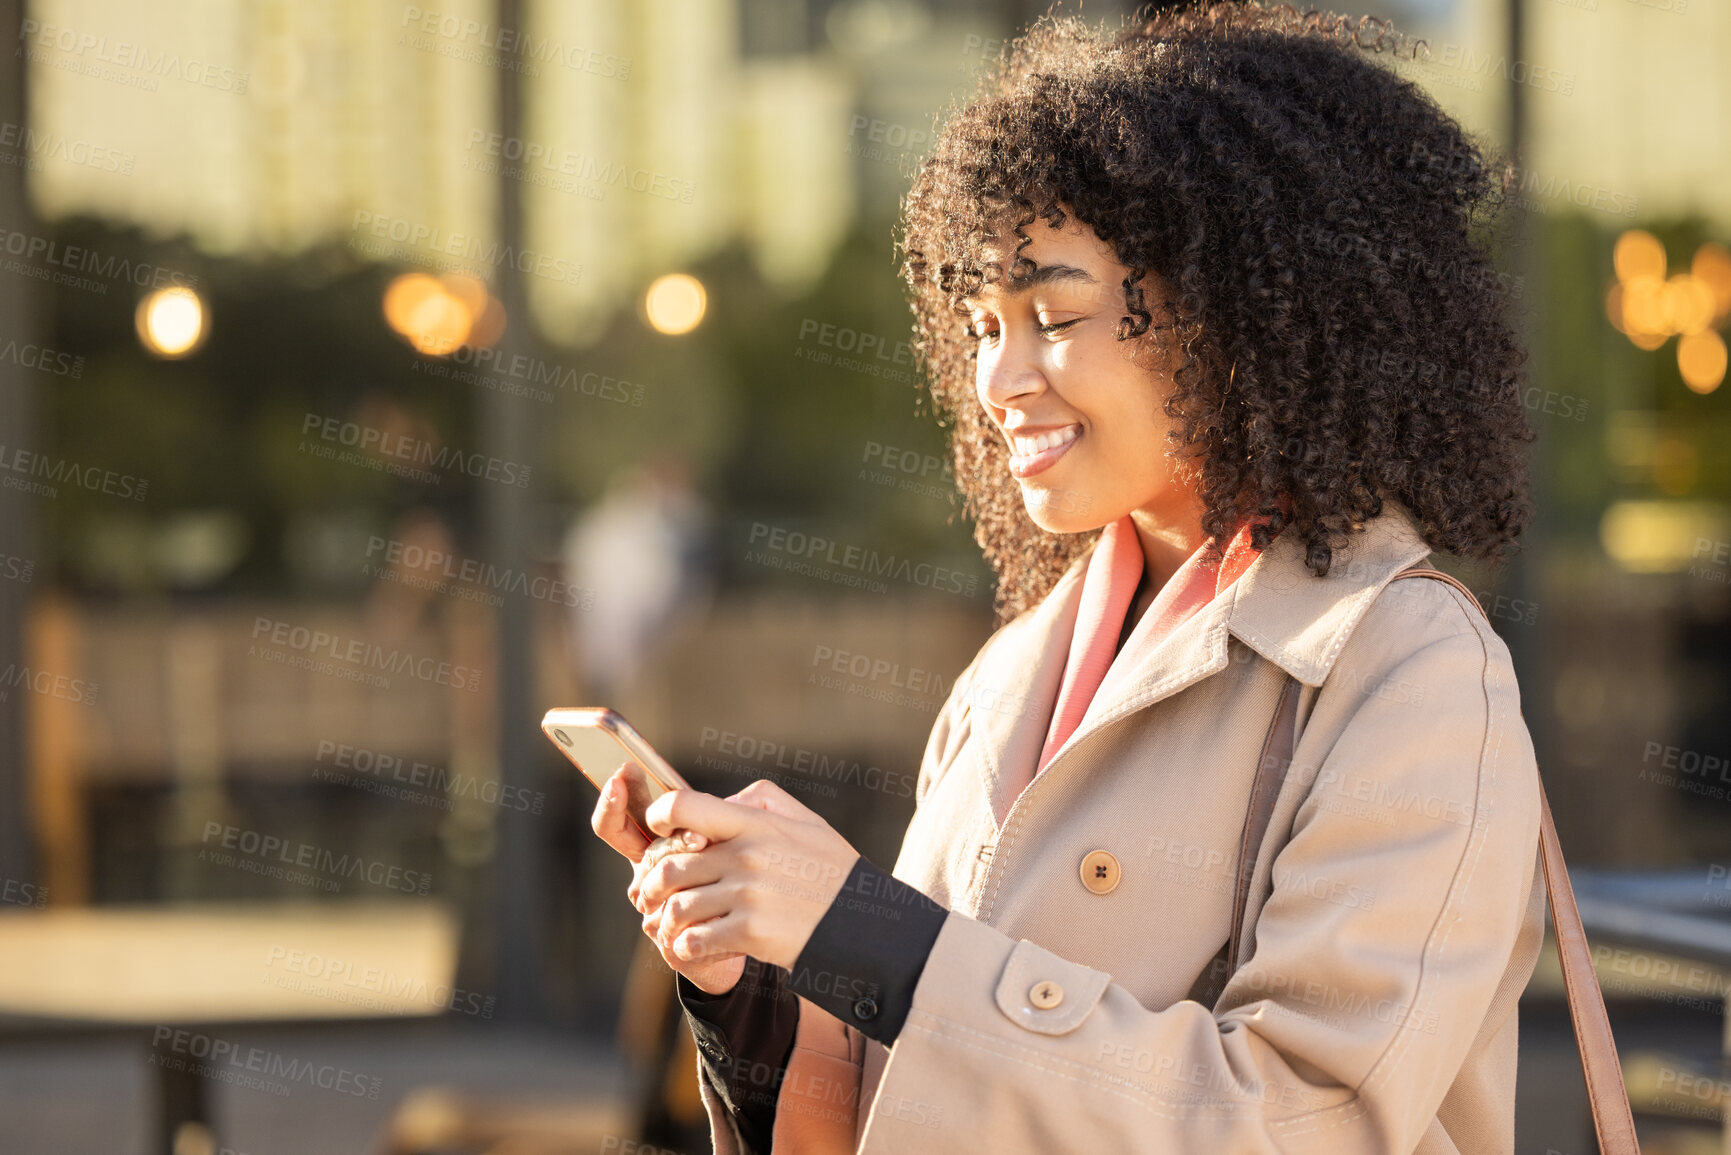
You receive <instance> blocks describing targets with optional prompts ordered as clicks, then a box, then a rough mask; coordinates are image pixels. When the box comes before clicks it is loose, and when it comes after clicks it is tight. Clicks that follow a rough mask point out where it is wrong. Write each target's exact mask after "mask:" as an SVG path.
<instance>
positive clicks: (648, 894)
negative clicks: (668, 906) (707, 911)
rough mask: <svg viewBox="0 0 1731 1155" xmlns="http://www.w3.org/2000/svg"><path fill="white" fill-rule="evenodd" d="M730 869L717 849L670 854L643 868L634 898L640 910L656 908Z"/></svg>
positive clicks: (708, 882) (716, 878)
mask: <svg viewBox="0 0 1731 1155" xmlns="http://www.w3.org/2000/svg"><path fill="white" fill-rule="evenodd" d="M726 873H727V868H726V866H725V865H724V864H723V863H722V862H721V856H720V855H718V854H717V853H716V852H715V851H713V850H712V851H710V852H708V853H706V854H670V855H668V856H667V857H665V858H663V859H662V860H661V861H660V862H658V863H656V864H655V865H654V866H652V867H650V868H649V869H648V870H647V871H644V872H643V875H642V877H641V879H640V880H639V881H638V882H636V883H635V884H634V885H635V886H636V889H637V893H636V894H635V895H633V896H632V897H633V900H634V901H635V902H636V904H637V909H638V910H653V909H655V908H656V907H658V906H660V905H661V904H662V903H664V902H666V901H667V900H668V899H669V898H670V897H671V896H672V895H674V894H675V893H677V892H680V891H685V890H690V889H691V888H693V887H699V886H707V885H709V884H710V883H712V882H715V881H716V880H718V879H720V878H721V877H722V876H723V875H725V874H726Z"/></svg>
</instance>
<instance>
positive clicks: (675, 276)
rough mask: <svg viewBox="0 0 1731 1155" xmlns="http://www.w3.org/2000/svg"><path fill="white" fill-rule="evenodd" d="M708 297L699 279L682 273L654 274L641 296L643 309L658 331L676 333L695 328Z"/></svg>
mask: <svg viewBox="0 0 1731 1155" xmlns="http://www.w3.org/2000/svg"><path fill="white" fill-rule="evenodd" d="M707 306H708V298H707V296H706V295H705V293H704V291H703V283H702V282H701V281H699V280H698V279H697V278H696V277H693V276H688V275H687V274H685V273H668V274H667V275H666V276H664V277H657V278H656V279H655V282H654V283H653V284H651V285H650V286H649V291H648V292H647V293H645V294H644V296H643V309H644V312H645V313H647V314H648V317H649V323H650V324H651V325H652V326H654V327H655V331H656V332H658V333H667V334H669V335H671V336H678V335H679V334H681V333H689V332H691V330H693V329H695V328H697V326H698V324H699V323H701V322H702V320H703V314H704V310H705V309H706V308H707Z"/></svg>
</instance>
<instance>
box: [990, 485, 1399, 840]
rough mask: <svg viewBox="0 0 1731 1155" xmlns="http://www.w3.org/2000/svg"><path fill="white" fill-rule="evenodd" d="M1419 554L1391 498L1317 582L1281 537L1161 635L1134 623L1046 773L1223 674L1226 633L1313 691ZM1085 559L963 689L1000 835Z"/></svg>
mask: <svg viewBox="0 0 1731 1155" xmlns="http://www.w3.org/2000/svg"><path fill="white" fill-rule="evenodd" d="M1091 552H1092V551H1090V553H1091ZM1429 554H1430V547H1429V546H1427V545H1426V544H1425V543H1424V540H1423V539H1422V538H1421V537H1420V536H1419V533H1418V531H1417V529H1416V528H1415V526H1414V524H1413V520H1412V517H1411V515H1410V513H1409V512H1408V511H1407V510H1406V508H1405V507H1404V506H1403V505H1401V504H1400V503H1399V502H1397V501H1394V500H1392V499H1385V501H1384V510H1383V513H1382V515H1381V516H1379V517H1376V518H1373V519H1372V520H1371V521H1370V522H1368V523H1367V524H1366V525H1365V528H1364V529H1363V531H1362V532H1355V533H1354V534H1353V535H1352V536H1351V537H1350V538H1349V539H1348V544H1347V546H1346V547H1345V548H1344V549H1341V550H1337V551H1336V553H1335V558H1334V562H1333V564H1332V565H1331V567H1330V568H1329V572H1328V576H1327V577H1324V578H1318V577H1316V576H1315V575H1313V574H1312V573H1310V571H1309V569H1308V568H1307V567H1306V566H1305V564H1304V547H1303V543H1302V542H1300V541H1299V540H1298V539H1297V538H1296V537H1292V536H1288V535H1286V534H1282V535H1281V536H1280V537H1278V538H1276V539H1275V541H1274V543H1273V544H1272V545H1270V546H1269V548H1268V549H1267V550H1265V551H1264V552H1263V553H1262V554H1261V555H1260V556H1259V557H1258V558H1257V559H1256V561H1255V562H1254V563H1253V564H1252V565H1251V566H1250V568H1249V569H1248V570H1246V571H1245V573H1244V575H1243V576H1242V577H1240V578H1239V579H1238V580H1237V581H1236V582H1234V583H1233V584H1232V585H1231V586H1230V587H1228V589H1227V590H1226V592H1225V593H1223V594H1221V595H1220V596H1219V597H1217V598H1215V599H1214V600H1213V601H1211V602H1209V603H1208V605H1206V606H1204V607H1203V608H1202V609H1201V610H1199V611H1198V612H1197V613H1196V614H1195V615H1193V616H1192V617H1191V618H1190V619H1189V620H1188V621H1186V622H1184V623H1183V624H1182V625H1180V626H1179V627H1178V628H1177V629H1176V630H1174V631H1172V633H1170V634H1169V635H1167V636H1166V637H1164V638H1158V639H1156V638H1152V637H1151V636H1150V634H1151V631H1149V630H1147V629H1145V628H1144V627H1145V626H1146V625H1148V623H1147V622H1146V621H1143V622H1138V623H1137V626H1136V629H1135V630H1133V631H1132V633H1131V635H1130V637H1129V638H1128V639H1127V640H1126V641H1125V644H1124V648H1123V650H1122V651H1121V652H1120V653H1119V654H1118V657H1117V658H1116V659H1115V660H1114V661H1113V663H1112V666H1111V668H1110V669H1109V670H1108V671H1107V673H1106V678H1105V680H1104V681H1103V682H1102V683H1101V685H1100V688H1099V690H1098V691H1097V692H1096V694H1095V696H1094V700H1093V701H1092V702H1091V703H1090V704H1089V706H1088V711H1087V714H1086V715H1085V716H1084V717H1083V719H1082V723H1081V725H1079V726H1078V727H1077V728H1076V732H1075V733H1074V734H1072V735H1071V736H1070V739H1069V741H1067V742H1066V743H1065V744H1064V746H1063V747H1062V748H1061V749H1060V750H1059V751H1058V753H1057V754H1056V755H1054V756H1053V758H1052V761H1051V762H1050V763H1049V764H1048V765H1047V767H1046V771H1045V773H1048V774H1050V773H1052V772H1053V771H1054V769H1057V768H1058V764H1059V763H1060V762H1061V761H1063V760H1064V758H1065V756H1066V755H1067V754H1068V753H1069V752H1070V751H1071V750H1073V749H1074V748H1076V747H1077V746H1079V745H1080V744H1081V743H1083V742H1085V741H1086V740H1087V739H1088V737H1089V735H1091V734H1092V733H1094V732H1095V731H1097V730H1099V729H1101V728H1102V727H1105V726H1109V725H1112V724H1113V723H1114V722H1116V721H1118V720H1119V719H1121V718H1124V717H1126V716H1127V715H1129V714H1132V713H1135V712H1136V711H1138V710H1141V709H1144V708H1145V707H1148V706H1151V705H1153V704H1154V703H1156V702H1159V701H1161V700H1163V699H1165V698H1169V697H1171V696H1172V695H1173V694H1176V693H1178V692H1179V691H1181V690H1183V689H1185V688H1186V687H1188V686H1192V685H1194V684H1195V683H1197V682H1198V681H1200V680H1202V679H1203V678H1206V677H1208V676H1209V675H1211V674H1214V673H1217V672H1219V671H1220V670H1222V669H1224V668H1225V667H1226V665H1227V663H1228V661H1229V657H1230V655H1229V652H1228V649H1229V647H1228V638H1229V637H1237V638H1239V639H1240V640H1241V641H1242V642H1243V643H1244V644H1245V645H1247V646H1249V647H1250V648H1251V649H1253V650H1255V651H1256V652H1257V653H1259V654H1261V655H1262V656H1263V657H1264V658H1267V659H1268V660H1269V661H1271V662H1273V663H1275V664H1276V665H1278V666H1280V667H1281V668H1282V669H1284V670H1285V671H1286V672H1287V673H1289V674H1291V675H1292V676H1293V677H1295V678H1297V679H1298V680H1299V681H1301V682H1303V683H1305V684H1307V685H1311V686H1319V685H1321V684H1322V682H1323V680H1324V679H1325V678H1326V677H1327V676H1328V671H1329V669H1330V668H1331V667H1332V666H1333V664H1334V660H1335V658H1336V657H1337V656H1339V653H1340V650H1341V647H1342V646H1343V645H1344V644H1345V642H1346V639H1347V637H1348V635H1350V634H1351V632H1352V629H1353V627H1354V626H1356V625H1357V624H1358V621H1359V619H1360V618H1362V617H1363V616H1364V613H1365V611H1366V610H1368V609H1369V608H1370V605H1371V603H1372V602H1373V601H1375V600H1376V596H1377V594H1378V593H1380V592H1381V590H1382V587H1383V586H1384V585H1386V584H1387V583H1388V581H1389V579H1391V578H1392V577H1393V576H1394V575H1395V574H1396V573H1398V572H1399V571H1400V570H1402V569H1405V568H1406V567H1407V566H1410V565H1412V564H1413V563H1414V562H1418V561H1422V560H1423V559H1424V558H1425V557H1427V556H1428V555H1429ZM1087 560H1088V554H1083V555H1082V556H1081V557H1079V558H1077V559H1076V560H1075V561H1074V562H1073V563H1072V564H1071V566H1070V568H1069V569H1068V570H1067V571H1066V572H1065V574H1064V576H1063V577H1062V578H1060V579H1059V580H1058V582H1057V584H1055V585H1054V586H1053V587H1052V591H1051V593H1049V594H1048V595H1047V596H1046V598H1045V599H1044V600H1043V601H1042V602H1041V603H1040V604H1039V605H1038V606H1036V607H1035V608H1034V609H1032V610H1030V611H1029V612H1028V613H1027V614H1026V615H1024V616H1023V617H1021V618H1019V619H1017V620H1016V621H1015V622H1012V623H1011V624H1010V625H1007V626H1005V627H1004V630H1003V636H1002V637H1001V638H1000V639H999V640H998V642H997V643H996V644H995V645H993V647H992V652H991V653H990V655H989V656H988V658H987V660H986V661H984V662H983V663H982V666H981V669H980V670H979V671H978V672H977V673H976V674H975V677H974V679H973V681H972V683H971V684H970V686H969V688H968V704H969V709H970V711H971V717H972V722H971V726H972V729H973V732H974V734H975V735H976V738H977V741H975V742H972V743H970V745H972V746H973V747H974V749H975V751H976V758H975V761H976V765H977V770H978V772H979V774H980V775H981V777H982V779H983V780H984V783H985V787H986V796H987V797H988V798H990V799H991V800H992V814H993V819H994V821H995V823H996V825H997V826H998V828H999V829H1002V827H1003V825H1004V821H1005V819H1006V818H1007V817H1008V815H1009V812H1010V808H1011V807H1012V806H1013V805H1014V804H1015V801H1016V799H1017V798H1018V797H1019V796H1020V795H1021V793H1022V790H1023V788H1024V787H1026V786H1027V784H1028V782H1029V781H1031V780H1032V776H1033V772H1034V767H1035V765H1036V764H1037V762H1038V759H1039V753H1040V750H1041V748H1042V746H1043V745H1044V743H1045V738H1046V730H1047V728H1048V727H1049V726H1050V725H1051V719H1052V710H1053V708H1054V706H1055V705H1056V702H1057V696H1058V687H1059V684H1060V683H1061V681H1062V679H1063V674H1064V661H1065V659H1066V657H1067V655H1068V654H1069V650H1070V637H1071V635H1072V634H1073V633H1074V632H1075V627H1076V614H1077V609H1078V608H1079V605H1080V602H1081V593H1082V575H1083V573H1084V571H1085V569H1086V566H1087Z"/></svg>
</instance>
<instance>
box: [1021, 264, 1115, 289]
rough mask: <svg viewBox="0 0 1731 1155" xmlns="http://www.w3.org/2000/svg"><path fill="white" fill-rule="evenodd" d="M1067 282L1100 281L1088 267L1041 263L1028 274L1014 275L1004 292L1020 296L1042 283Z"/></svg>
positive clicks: (1081, 283) (1097, 282) (1083, 283)
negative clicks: (1080, 267)
mask: <svg viewBox="0 0 1731 1155" xmlns="http://www.w3.org/2000/svg"><path fill="white" fill-rule="evenodd" d="M1066 282H1068V283H1074V284H1079V285H1098V284H1099V283H1100V282H1099V281H1098V280H1097V279H1095V277H1094V276H1093V274H1091V273H1089V272H1088V271H1087V270H1086V269H1079V268H1077V267H1076V266H1075V265H1040V266H1038V267H1037V268H1035V270H1034V271H1033V272H1032V273H1029V274H1028V275H1027V276H1023V277H1015V276H1012V277H1011V278H1010V279H1009V280H1008V282H1007V284H1006V287H1005V288H1004V290H1003V292H1004V295H1005V296H1007V297H1018V296H1021V295H1022V294H1023V293H1026V292H1028V291H1029V290H1030V289H1034V288H1036V287H1038V286H1040V285H1051V284H1061V283H1066Z"/></svg>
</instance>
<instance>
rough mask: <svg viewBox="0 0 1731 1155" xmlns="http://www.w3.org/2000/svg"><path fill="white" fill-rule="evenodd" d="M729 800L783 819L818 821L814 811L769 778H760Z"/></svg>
mask: <svg viewBox="0 0 1731 1155" xmlns="http://www.w3.org/2000/svg"><path fill="white" fill-rule="evenodd" d="M727 800H728V801H729V802H737V803H739V804H740V805H741V806H752V807H755V808H757V809H758V810H762V811H764V812H765V813H768V814H774V815H777V816H778V817H781V818H791V819H793V820H794V821H795V822H812V821H817V820H818V816H817V814H816V813H815V812H814V811H812V810H811V809H810V808H809V807H807V806H806V805H805V804H804V803H802V802H801V801H800V800H799V799H797V798H795V797H794V796H793V795H791V794H789V793H788V792H787V791H785V790H783V789H782V788H781V787H779V786H777V785H776V784H775V783H773V782H771V781H769V779H767V778H759V779H758V780H757V781H755V782H753V783H751V784H750V785H748V786H747V787H746V788H745V789H744V790H741V791H739V792H738V793H736V794H732V795H729V796H728V799H727Z"/></svg>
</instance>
